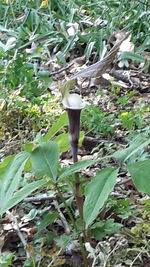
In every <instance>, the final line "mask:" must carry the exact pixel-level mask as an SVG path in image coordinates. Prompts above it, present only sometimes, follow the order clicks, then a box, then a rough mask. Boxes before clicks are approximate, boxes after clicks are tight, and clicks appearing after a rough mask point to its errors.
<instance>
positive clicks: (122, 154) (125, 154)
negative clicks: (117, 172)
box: [112, 135, 150, 163]
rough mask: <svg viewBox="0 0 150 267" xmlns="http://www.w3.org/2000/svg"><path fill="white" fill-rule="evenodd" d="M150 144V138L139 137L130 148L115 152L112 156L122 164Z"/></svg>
mask: <svg viewBox="0 0 150 267" xmlns="http://www.w3.org/2000/svg"><path fill="white" fill-rule="evenodd" d="M149 143H150V138H147V137H146V136H144V135H138V136H137V137H136V138H135V139H134V140H133V141H132V142H131V144H130V146H129V147H128V148H125V149H123V150H119V151H117V152H115V153H114V154H113V155H112V156H113V157H115V158H116V159H117V160H118V161H119V162H120V163H123V162H124V161H126V160H127V159H129V158H130V157H131V156H132V155H133V154H135V153H136V152H137V151H138V150H140V149H143V148H144V147H145V146H147V145H148V144H149Z"/></svg>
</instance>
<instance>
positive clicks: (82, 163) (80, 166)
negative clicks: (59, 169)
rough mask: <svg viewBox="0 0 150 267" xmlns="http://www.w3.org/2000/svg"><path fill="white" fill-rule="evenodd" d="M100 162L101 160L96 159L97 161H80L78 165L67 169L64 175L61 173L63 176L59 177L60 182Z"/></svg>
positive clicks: (75, 164)
mask: <svg viewBox="0 0 150 267" xmlns="http://www.w3.org/2000/svg"><path fill="white" fill-rule="evenodd" d="M99 161H100V159H96V160H82V161H78V162H76V163H74V164H73V165H72V166H71V167H69V168H67V169H66V170H65V171H64V172H63V173H61V175H60V176H59V177H58V180H61V179H63V178H65V177H67V176H70V175H71V174H73V173H76V172H79V171H80V170H82V169H84V168H86V167H88V166H91V165H94V164H96V163H98V162H99Z"/></svg>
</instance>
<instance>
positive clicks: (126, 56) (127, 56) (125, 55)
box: [120, 52, 146, 62]
mask: <svg viewBox="0 0 150 267" xmlns="http://www.w3.org/2000/svg"><path fill="white" fill-rule="evenodd" d="M120 58H121V59H123V60H124V59H132V60H135V61H138V62H144V61H145V60H146V58H144V57H142V56H141V55H138V54H135V53H131V52H122V53H121V55H120Z"/></svg>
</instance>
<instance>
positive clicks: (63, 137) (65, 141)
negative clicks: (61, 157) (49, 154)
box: [54, 133, 70, 152]
mask: <svg viewBox="0 0 150 267" xmlns="http://www.w3.org/2000/svg"><path fill="white" fill-rule="evenodd" d="M54 141H55V142H56V143H57V144H58V146H59V150H60V152H65V151H67V150H69V148H70V142H69V134H68V133H62V134H60V135H58V136H56V138H54Z"/></svg>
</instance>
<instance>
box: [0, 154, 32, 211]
mask: <svg viewBox="0 0 150 267" xmlns="http://www.w3.org/2000/svg"><path fill="white" fill-rule="evenodd" d="M29 156H30V154H29V153H28V152H21V153H19V154H17V155H16V156H15V157H14V158H12V159H11V158H10V159H11V160H10V162H9V164H8V165H6V166H5V167H4V169H3V171H2V172H1V174H0V203H3V204H5V205H6V204H7V203H8V201H9V200H10V199H11V198H12V196H13V194H14V191H15V190H17V189H18V186H19V182H20V179H21V174H22V171H23V169H24V166H25V164H26V162H27V160H28V158H29ZM3 208H4V205H1V206H0V214H2V211H3Z"/></svg>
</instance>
